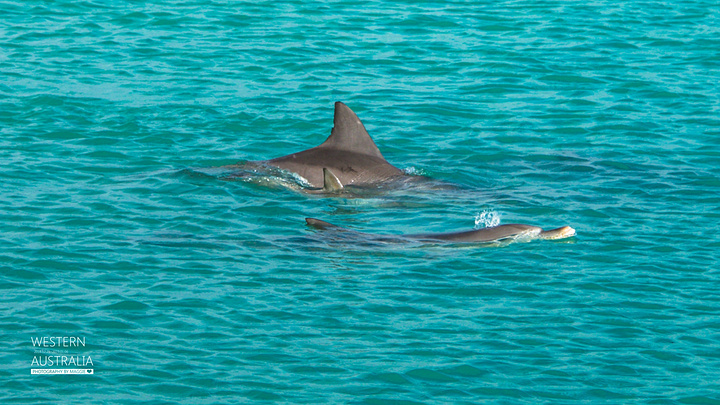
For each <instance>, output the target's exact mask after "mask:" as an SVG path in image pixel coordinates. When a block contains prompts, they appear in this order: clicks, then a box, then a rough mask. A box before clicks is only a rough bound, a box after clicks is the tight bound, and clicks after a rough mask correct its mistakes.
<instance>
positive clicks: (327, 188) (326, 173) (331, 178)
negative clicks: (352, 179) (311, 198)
mask: <svg viewBox="0 0 720 405" xmlns="http://www.w3.org/2000/svg"><path fill="white" fill-rule="evenodd" d="M343 188H344V187H343V185H342V183H340V180H339V179H338V178H337V176H336V175H335V173H333V172H331V171H330V169H328V168H326V167H323V191H324V192H326V193H338V192H340V191H342V189H343Z"/></svg>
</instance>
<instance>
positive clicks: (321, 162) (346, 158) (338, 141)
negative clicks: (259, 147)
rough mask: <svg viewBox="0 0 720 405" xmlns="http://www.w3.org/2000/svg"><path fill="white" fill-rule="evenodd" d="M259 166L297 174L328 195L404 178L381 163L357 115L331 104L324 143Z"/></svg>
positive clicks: (384, 162) (378, 150)
mask: <svg viewBox="0 0 720 405" xmlns="http://www.w3.org/2000/svg"><path fill="white" fill-rule="evenodd" d="M259 163H264V164H267V165H270V166H275V167H278V168H280V169H283V170H287V171H290V172H293V173H297V174H298V175H300V176H301V177H302V178H304V179H305V180H307V182H308V183H310V185H311V186H312V187H316V188H323V189H325V188H326V187H327V186H328V185H330V187H331V190H330V191H337V190H338V189H342V187H343V186H346V185H365V184H377V183H382V182H385V181H388V180H391V179H393V178H399V177H403V176H405V174H404V173H403V171H402V170H400V169H398V168H397V167H395V166H393V165H391V164H390V163H388V162H387V160H385V158H384V157H383V155H382V154H381V153H380V149H378V147H377V146H376V145H375V142H373V140H372V138H370V134H368V132H367V130H365V126H364V125H363V123H362V122H361V121H360V119H359V118H358V117H357V115H355V113H354V112H353V111H352V110H351V109H350V108H348V106H346V105H345V104H343V103H341V102H339V101H338V102H336V103H335V118H334V127H333V129H332V132H331V133H330V136H329V137H328V138H327V139H326V140H325V142H323V143H322V144H320V145H319V146H316V147H314V148H310V149H307V150H304V151H301V152H296V153H292V154H290V155H287V156H282V157H279V158H275V159H270V160H265V161H261V162H259Z"/></svg>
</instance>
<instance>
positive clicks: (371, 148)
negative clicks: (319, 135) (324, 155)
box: [319, 101, 385, 159]
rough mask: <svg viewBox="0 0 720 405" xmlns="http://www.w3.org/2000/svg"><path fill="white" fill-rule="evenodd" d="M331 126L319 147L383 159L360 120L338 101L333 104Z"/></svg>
mask: <svg viewBox="0 0 720 405" xmlns="http://www.w3.org/2000/svg"><path fill="white" fill-rule="evenodd" d="M333 125H334V126H333V129H332V132H331V133H330V136H329V137H328V139H326V140H325V142H323V143H322V144H321V145H320V146H319V147H321V148H322V147H326V148H333V149H340V150H344V151H349V152H355V153H362V154H365V155H370V156H375V157H379V158H381V159H385V158H384V157H383V155H382V154H381V153H380V149H378V147H377V145H375V142H373V140H372V138H370V134H368V132H367V130H366V129H365V126H364V125H363V123H362V122H361V121H360V118H358V116H357V115H356V114H355V113H354V112H353V111H352V110H351V109H350V108H349V107H348V106H346V105H345V104H343V103H341V102H339V101H338V102H336V103H335V117H334V119H333Z"/></svg>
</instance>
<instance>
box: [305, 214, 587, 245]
mask: <svg viewBox="0 0 720 405" xmlns="http://www.w3.org/2000/svg"><path fill="white" fill-rule="evenodd" d="M305 221H306V222H307V224H308V225H309V226H312V227H313V228H316V229H323V230H335V231H341V232H352V233H355V234H359V235H367V236H371V237H374V238H381V239H393V238H395V239H412V240H418V241H424V242H450V243H463V242H495V241H501V240H504V239H510V238H518V237H528V238H539V239H564V238H569V237H571V236H575V229H573V228H571V227H569V226H563V227H561V228H556V229H551V230H549V231H545V230H543V229H542V228H539V227H537V226H532V225H523V224H507V225H498V226H494V227H492V228H484V229H477V230H472V231H464V232H448V233H421V234H412V235H398V236H391V235H371V234H365V233H362V232H356V231H351V230H349V229H346V228H343V227H340V226H337V225H333V224H331V223H329V222H325V221H321V220H319V219H315V218H305Z"/></svg>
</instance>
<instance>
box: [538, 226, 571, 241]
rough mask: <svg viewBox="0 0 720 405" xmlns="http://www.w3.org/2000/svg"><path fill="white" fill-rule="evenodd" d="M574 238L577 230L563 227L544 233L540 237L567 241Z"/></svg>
mask: <svg viewBox="0 0 720 405" xmlns="http://www.w3.org/2000/svg"><path fill="white" fill-rule="evenodd" d="M572 236H575V229H573V228H571V227H569V226H563V227H560V228H556V229H551V230H549V231H542V232H540V235H539V236H538V237H539V238H540V239H565V238H569V237H572Z"/></svg>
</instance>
